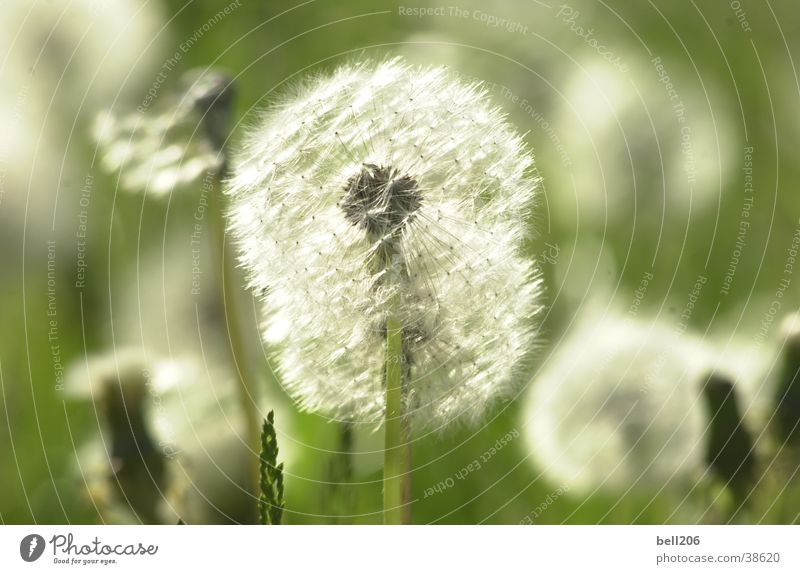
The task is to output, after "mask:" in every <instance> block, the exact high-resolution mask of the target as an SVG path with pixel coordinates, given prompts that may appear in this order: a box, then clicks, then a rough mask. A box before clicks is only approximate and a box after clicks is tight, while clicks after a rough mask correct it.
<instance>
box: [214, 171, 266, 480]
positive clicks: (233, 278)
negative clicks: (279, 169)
mask: <svg viewBox="0 0 800 574" xmlns="http://www.w3.org/2000/svg"><path fill="white" fill-rule="evenodd" d="M225 172H226V169H225V167H223V168H221V169H220V170H219V171H218V172H217V173H216V175H215V177H214V186H213V189H212V190H211V192H210V193H209V199H208V202H209V212H210V213H209V216H210V217H209V219H210V224H209V227H210V228H211V233H212V243H213V244H214V251H215V255H216V260H217V269H219V271H220V277H221V280H220V283H221V284H220V290H221V295H222V301H221V303H222V309H223V315H224V317H225V325H226V327H227V332H228V342H229V345H230V352H231V359H232V361H233V365H234V367H235V368H236V374H237V380H238V385H237V387H238V389H239V401H240V406H241V409H242V413H243V414H244V418H245V440H246V441H247V446H248V447H250V449H251V450H252V452H253V456H252V461H253V462H252V469H251V472H250V473H249V474H250V475H251V484H249V485H248V486H250V487H251V489H250V490H251V492H252V493H254V494H256V493H257V488H258V484H259V476H260V467H259V446H260V441H261V433H260V430H259V426H260V425H259V423H260V421H259V415H258V408H257V407H256V401H255V395H254V393H253V390H252V383H253V381H254V380H255V378H254V376H253V373H252V371H251V367H250V361H249V360H248V356H247V352H246V348H245V345H244V340H243V338H242V325H241V322H240V321H239V314H238V305H237V301H236V297H237V291H238V289H237V286H238V285H241V281H240V280H239V278H238V276H237V274H236V269H235V267H234V264H233V262H234V259H233V257H231V256H230V255H229V254H228V249H227V243H226V241H225V213H224V209H223V198H222V193H221V180H222V178H223V176H224V174H225Z"/></svg>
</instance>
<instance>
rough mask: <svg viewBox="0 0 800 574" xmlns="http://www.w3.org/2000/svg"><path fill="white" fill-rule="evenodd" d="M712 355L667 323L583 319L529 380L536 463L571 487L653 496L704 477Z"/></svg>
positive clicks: (530, 427)
mask: <svg viewBox="0 0 800 574" xmlns="http://www.w3.org/2000/svg"><path fill="white" fill-rule="evenodd" d="M711 364H712V353H711V352H710V350H708V349H707V347H706V346H705V345H704V344H703V343H702V342H701V341H697V340H695V339H694V338H691V337H689V336H687V335H681V334H679V333H678V332H676V331H675V329H674V328H671V327H670V326H669V325H663V324H661V323H658V322H654V323H649V322H645V321H642V320H634V319H627V320H626V319H625V318H623V317H619V318H618V317H603V318H601V319H599V320H597V321H593V320H585V321H584V322H583V323H582V324H581V325H579V326H578V327H577V328H576V330H575V331H574V332H573V333H572V334H570V335H569V336H568V338H567V340H566V341H564V342H563V343H562V344H561V345H560V346H559V348H558V349H556V350H555V351H554V353H553V355H552V356H550V357H549V359H548V361H547V363H546V365H545V367H544V370H543V371H542V372H541V373H540V375H539V376H538V377H537V379H536V380H535V381H534V383H533V389H532V392H531V393H530V394H529V396H528V399H527V404H526V407H525V409H524V412H525V413H526V418H527V421H528V424H527V427H526V429H527V432H526V435H527V440H528V445H529V448H530V451H531V453H532V455H533V457H534V460H535V462H536V463H537V464H538V466H539V467H540V468H541V469H542V470H543V471H544V472H545V474H546V475H547V476H549V477H550V479H551V480H553V481H554V482H555V483H557V484H562V483H563V484H567V485H569V486H570V488H574V489H575V490H576V491H583V492H591V491H592V490H593V489H597V488H605V489H609V490H621V491H624V490H626V489H628V488H639V489H652V490H659V489H660V488H662V487H664V486H666V485H668V484H676V485H678V484H684V485H685V484H687V483H688V481H689V480H691V478H692V477H693V475H695V474H696V473H702V468H703V457H704V438H703V437H704V432H705V422H704V421H705V420H706V419H705V415H704V405H703V401H702V396H701V393H702V384H703V381H704V380H705V379H704V377H705V376H707V375H708V374H709V372H710V371H709V366H710V365H711Z"/></svg>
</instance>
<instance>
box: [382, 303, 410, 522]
mask: <svg viewBox="0 0 800 574" xmlns="http://www.w3.org/2000/svg"><path fill="white" fill-rule="evenodd" d="M402 360H403V329H402V326H401V325H400V322H399V321H398V320H397V319H396V318H395V317H390V318H389V320H388V321H387V324H386V443H385V451H384V464H383V522H384V524H403V522H404V520H403V514H404V513H403V499H404V498H405V480H406V478H405V477H406V476H407V470H408V469H407V465H406V460H405V458H406V457H405V453H406V444H407V442H408V441H407V437H406V436H405V434H406V433H405V432H404V426H405V425H404V424H403V366H402Z"/></svg>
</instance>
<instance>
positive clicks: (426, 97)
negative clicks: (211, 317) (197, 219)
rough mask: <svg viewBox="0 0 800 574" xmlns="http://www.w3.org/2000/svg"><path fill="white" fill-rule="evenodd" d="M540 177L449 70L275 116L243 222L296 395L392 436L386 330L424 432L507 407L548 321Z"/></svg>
mask: <svg viewBox="0 0 800 574" xmlns="http://www.w3.org/2000/svg"><path fill="white" fill-rule="evenodd" d="M533 168H534V165H533V159H532V156H531V154H530V152H529V151H528V149H527V147H526V146H525V144H524V143H523V140H522V138H521V137H520V136H519V135H518V134H517V133H516V132H515V131H514V130H513V129H512V127H511V126H510V125H509V124H508V123H507V122H506V121H505V119H504V116H503V114H502V113H501V112H500V111H499V110H498V109H497V108H495V107H493V106H492V105H490V103H489V102H488V101H487V98H486V96H485V93H484V91H483V90H482V88H481V87H480V85H479V84H477V83H473V84H466V83H463V82H461V81H458V80H457V79H455V78H454V77H453V76H451V74H450V73H448V71H447V70H446V69H444V68H415V67H410V66H408V65H406V64H405V63H403V62H402V61H401V60H398V59H395V60H389V61H384V62H380V63H374V62H362V63H355V64H352V65H345V66H342V67H340V68H338V69H337V70H336V71H335V72H333V73H332V74H331V75H320V76H317V77H314V78H311V79H309V80H306V81H304V82H302V83H299V84H297V85H296V86H295V88H294V89H293V91H292V92H291V93H290V94H289V95H288V96H287V97H286V98H285V99H283V100H282V101H281V102H279V103H277V104H276V105H275V106H274V107H272V108H271V109H270V110H268V111H267V112H266V113H265V114H264V115H263V117H262V118H261V119H260V121H259V122H258V124H257V126H256V127H254V128H253V129H252V130H251V131H250V133H249V135H248V136H247V138H246V140H245V142H244V144H243V145H242V147H241V149H240V150H239V151H238V153H237V154H236V155H235V157H234V171H233V176H232V177H231V179H230V181H229V182H228V185H227V193H228V194H229V196H230V199H231V209H230V211H229V216H230V218H229V221H230V230H231V231H232V233H233V235H234V236H235V238H236V240H237V242H238V245H239V248H240V261H241V263H242V265H243V267H244V268H245V269H246V271H247V274H248V278H249V284H250V286H251V287H252V288H253V289H254V290H255V291H257V292H258V293H261V294H263V309H264V321H263V338H264V341H265V342H266V343H267V344H268V345H270V346H271V347H272V348H273V349H275V351H276V358H277V364H278V367H279V370H280V372H281V375H282V379H283V381H284V384H285V386H286V388H287V389H288V391H289V392H290V394H292V395H293V396H294V397H295V398H296V399H297V400H298V401H299V403H300V404H301V405H302V406H303V407H305V408H308V409H311V410H318V411H321V412H324V413H327V414H329V415H331V416H339V417H343V418H348V419H354V420H356V421H359V422H365V423H377V422H379V421H380V420H381V418H382V417H383V414H384V404H385V402H384V389H383V371H384V368H386V367H385V365H384V352H383V349H384V345H385V341H386V333H387V329H388V327H387V321H388V319H389V314H391V315H392V316H393V318H396V319H397V321H398V323H399V325H400V326H401V328H402V332H403V341H402V347H403V355H402V357H403V362H404V364H405V368H406V374H405V378H406V380H407V388H406V397H405V400H406V402H407V405H406V409H407V411H408V412H410V413H411V414H412V416H413V418H414V419H416V420H418V421H420V422H423V423H427V424H428V425H429V426H441V425H444V424H446V423H448V422H450V421H452V420H454V419H456V418H459V419H461V418H463V417H466V418H467V419H469V418H475V417H477V416H479V415H480V414H481V413H482V412H483V411H484V409H485V408H486V405H487V403H488V402H490V401H491V400H492V399H493V398H496V397H498V396H501V395H503V394H504V393H506V392H508V391H510V390H511V389H512V388H513V383H514V381H515V379H516V375H517V374H518V370H519V369H518V366H519V365H520V361H521V360H522V359H523V358H524V357H525V355H526V354H527V353H528V352H529V351H530V349H531V346H532V344H533V341H534V331H535V326H534V323H533V321H532V318H533V317H534V316H535V315H536V313H537V312H538V310H539V308H540V305H539V297H538V296H539V291H540V282H539V280H538V278H537V273H536V269H535V266H534V264H533V262H532V261H531V260H530V259H528V258H527V257H525V256H524V254H523V253H522V242H523V239H524V238H525V236H526V233H527V232H528V229H529V227H528V218H529V213H530V209H531V207H532V201H533V199H534V195H535V191H536V187H537V178H536V177H535V175H534V174H533Z"/></svg>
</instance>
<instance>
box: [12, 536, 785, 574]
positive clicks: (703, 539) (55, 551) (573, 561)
mask: <svg viewBox="0 0 800 574" xmlns="http://www.w3.org/2000/svg"><path fill="white" fill-rule="evenodd" d="M798 546H800V526H481V527H469V526H428V527H425V526H410V527H402V526H401V527H382V526H333V527H325V526H279V527H274V526H4V527H1V528H0V572H9V573H11V572H14V573H16V572H51V571H53V572H67V571H69V572H83V571H92V572H109V573H112V572H113V573H115V574H117V573H119V574H121V573H124V572H131V573H136V574H141V573H142V572H159V573H167V574H168V573H170V572H172V573H175V574H188V573H189V572H191V570H189V568H196V569H197V572H225V571H229V572H271V573H280V572H286V573H289V572H322V573H325V574H329V573H339V572H341V573H347V574H356V573H360V572H365V573H367V572H368V573H370V574H376V573H378V574H390V573H398V574H412V573H414V572H415V571H418V572H431V571H435V570H434V569H437V570H439V569H441V571H442V572H456V573H457V574H463V573H469V572H476V573H477V572H479V573H481V574H487V573H492V572H508V571H512V569H513V570H514V571H523V572H567V571H569V572H578V571H581V572H614V573H624V572H634V573H637V574H641V573H642V572H669V571H674V572H693V573H694V572H725V573H728V572H748V573H751V572H755V573H758V572H773V573H778V572H792V573H797V572H800V548H798Z"/></svg>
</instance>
